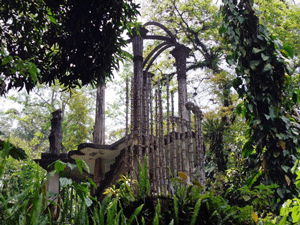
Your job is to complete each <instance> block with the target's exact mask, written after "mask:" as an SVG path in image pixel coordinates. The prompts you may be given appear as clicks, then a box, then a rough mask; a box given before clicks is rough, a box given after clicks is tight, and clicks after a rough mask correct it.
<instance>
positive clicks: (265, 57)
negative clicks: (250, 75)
mask: <svg viewBox="0 0 300 225" xmlns="http://www.w3.org/2000/svg"><path fill="white" fill-rule="evenodd" d="M261 58H262V59H263V60H264V61H267V60H268V59H269V58H270V57H269V56H267V55H265V54H264V53H261Z"/></svg>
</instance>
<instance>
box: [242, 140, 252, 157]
mask: <svg viewBox="0 0 300 225" xmlns="http://www.w3.org/2000/svg"><path fill="white" fill-rule="evenodd" d="M253 151H254V147H253V142H252V140H249V141H247V142H246V143H245V145H244V147H243V150H242V155H243V157H244V158H246V157H248V156H249V155H251V154H252V152H253Z"/></svg>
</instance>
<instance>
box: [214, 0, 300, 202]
mask: <svg viewBox="0 0 300 225" xmlns="http://www.w3.org/2000/svg"><path fill="white" fill-rule="evenodd" d="M223 4H224V5H223V7H222V15H223V24H222V26H221V28H220V33H221V34H222V35H223V37H224V39H225V42H226V43H227V44H228V46H229V47H230V48H231V52H232V54H231V55H229V56H228V57H227V62H228V63H229V64H230V65H235V66H236V67H235V68H236V74H237V77H236V78H235V79H234V81H233V86H234V88H235V89H236V91H237V92H238V94H239V97H240V98H241V99H243V103H242V104H240V105H239V107H238V108H237V111H238V112H240V113H243V115H244V117H245V118H246V121H247V124H248V125H249V132H248V134H249V140H248V142H247V143H246V144H245V145H244V148H243V156H244V157H249V156H250V155H251V156H252V157H254V158H255V160H256V163H257V165H259V167H260V168H259V170H258V171H257V174H256V175H255V176H253V178H254V177H255V179H257V177H258V176H260V178H259V179H260V180H261V181H263V182H265V183H267V184H278V185H279V187H278V188H277V190H276V193H275V195H276V197H277V200H276V201H275V203H280V204H282V203H283V200H285V199H288V198H292V197H294V196H296V195H297V194H298V191H297V189H296V187H295V179H296V176H295V174H294V170H295V168H296V165H295V163H296V161H297V159H299V153H298V147H299V138H298V137H299V129H298V128H296V127H295V126H293V124H294V123H295V122H297V121H296V120H295V119H294V117H293V115H292V114H293V106H294V105H295V104H297V103H298V101H299V94H298V93H299V91H296V90H293V88H292V83H291V77H290V69H289V65H288V63H287V60H286V59H287V58H288V57H293V51H292V49H291V48H289V47H287V46H285V45H282V43H281V42H280V41H279V40H277V39H276V38H274V37H273V36H271V35H270V34H269V32H268V30H267V29H266V27H265V26H264V25H261V24H259V19H258V16H257V15H256V13H255V11H254V9H253V1H251V0H240V1H238V0H223ZM250 180H251V179H250ZM253 182H254V180H253V179H252V183H253ZM280 204H279V205H280ZM275 205H276V204H275Z"/></svg>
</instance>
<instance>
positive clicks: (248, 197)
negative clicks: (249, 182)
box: [242, 195, 251, 202]
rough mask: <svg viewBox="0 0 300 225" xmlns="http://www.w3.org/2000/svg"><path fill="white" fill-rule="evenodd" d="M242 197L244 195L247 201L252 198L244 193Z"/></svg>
mask: <svg viewBox="0 0 300 225" xmlns="http://www.w3.org/2000/svg"><path fill="white" fill-rule="evenodd" d="M242 197H243V199H244V201H246V202H248V201H249V200H250V199H251V197H250V196H249V195H243V196H242Z"/></svg>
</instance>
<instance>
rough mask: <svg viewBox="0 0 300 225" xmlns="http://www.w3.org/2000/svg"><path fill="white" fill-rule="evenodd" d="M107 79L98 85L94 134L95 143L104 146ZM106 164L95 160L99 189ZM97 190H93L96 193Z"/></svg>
mask: <svg viewBox="0 0 300 225" xmlns="http://www.w3.org/2000/svg"><path fill="white" fill-rule="evenodd" d="M105 88H106V86H105V78H100V79H99V83H98V85H97V97H96V115H95V126H94V134H93V143H95V144H100V145H104V144H105ZM104 166H105V165H104V162H103V160H102V159H101V158H97V159H96V160H95V166H94V171H95V172H94V182H95V184H96V185H97V187H99V186H100V182H101V180H102V179H103V176H104V173H103V167H104ZM94 192H95V190H92V193H94Z"/></svg>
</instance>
